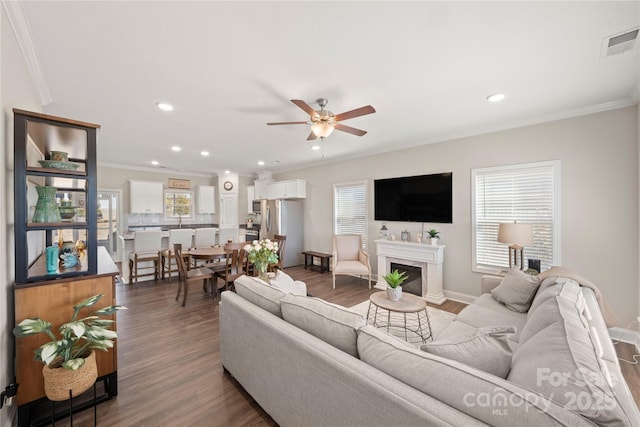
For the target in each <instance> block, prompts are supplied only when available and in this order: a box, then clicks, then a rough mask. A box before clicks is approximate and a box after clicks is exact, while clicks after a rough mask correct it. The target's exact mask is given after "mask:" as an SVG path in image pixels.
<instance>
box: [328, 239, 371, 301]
mask: <svg viewBox="0 0 640 427" xmlns="http://www.w3.org/2000/svg"><path fill="white" fill-rule="evenodd" d="M331 264H332V265H331V267H332V268H331V270H332V272H333V289H335V288H336V275H337V274H344V275H350V276H359V277H362V276H364V275H368V276H369V289H371V265H369V255H368V254H367V253H366V252H365V251H364V250H363V249H362V236H360V235H359V234H336V235H334V236H333V252H332V258H331Z"/></svg>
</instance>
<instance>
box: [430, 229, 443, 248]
mask: <svg viewBox="0 0 640 427" xmlns="http://www.w3.org/2000/svg"><path fill="white" fill-rule="evenodd" d="M427 234H429V237H430V238H431V244H432V245H433V246H436V245H437V244H438V239H439V238H440V236H438V235H439V234H440V232H439V231H437V230H436V229H435V228H432V229H431V230H429V231H427Z"/></svg>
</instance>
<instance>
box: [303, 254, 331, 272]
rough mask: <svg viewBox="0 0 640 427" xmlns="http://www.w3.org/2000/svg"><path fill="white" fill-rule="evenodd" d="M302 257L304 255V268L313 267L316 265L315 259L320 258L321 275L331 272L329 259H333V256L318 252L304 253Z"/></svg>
mask: <svg viewBox="0 0 640 427" xmlns="http://www.w3.org/2000/svg"><path fill="white" fill-rule="evenodd" d="M302 255H304V268H305V270H306V269H307V267H313V266H315V264H314V263H313V259H314V258H320V266H319V268H320V273H324V272H325V271H331V270H330V267H329V259H330V258H331V254H325V253H322V252H316V251H302Z"/></svg>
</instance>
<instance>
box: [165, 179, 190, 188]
mask: <svg viewBox="0 0 640 427" xmlns="http://www.w3.org/2000/svg"><path fill="white" fill-rule="evenodd" d="M168 186H169V188H179V189H181V190H189V189H190V188H191V180H188V179H177V178H169V183H168Z"/></svg>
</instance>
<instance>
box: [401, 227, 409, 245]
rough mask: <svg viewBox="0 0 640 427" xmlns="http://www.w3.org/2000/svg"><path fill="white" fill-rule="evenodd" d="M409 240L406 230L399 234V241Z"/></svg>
mask: <svg viewBox="0 0 640 427" xmlns="http://www.w3.org/2000/svg"><path fill="white" fill-rule="evenodd" d="M409 239H410V237H409V231H408V230H402V231H401V232H400V240H402V241H403V242H408V241H409Z"/></svg>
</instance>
